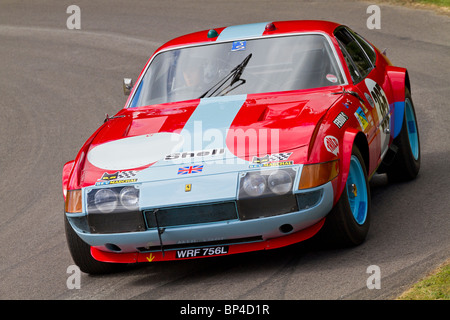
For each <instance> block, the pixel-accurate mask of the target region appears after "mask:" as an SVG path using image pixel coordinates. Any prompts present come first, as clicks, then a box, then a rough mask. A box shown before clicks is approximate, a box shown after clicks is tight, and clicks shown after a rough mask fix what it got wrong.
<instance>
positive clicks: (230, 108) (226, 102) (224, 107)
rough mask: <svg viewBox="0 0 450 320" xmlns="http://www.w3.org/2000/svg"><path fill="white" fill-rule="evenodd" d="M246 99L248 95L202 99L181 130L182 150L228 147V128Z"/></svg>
mask: <svg viewBox="0 0 450 320" xmlns="http://www.w3.org/2000/svg"><path fill="white" fill-rule="evenodd" d="M246 99H247V95H236V96H224V97H213V98H206V99H202V100H200V103H199V105H198V106H197V108H196V109H195V111H194V112H193V114H192V115H191V117H190V118H189V120H188V122H186V125H185V126H184V128H183V130H182V131H181V135H182V136H183V137H184V139H185V140H184V141H185V142H184V145H183V150H182V151H184V152H186V151H192V150H206V149H214V148H226V141H225V139H226V134H227V130H228V129H229V128H230V126H231V123H232V122H233V120H234V118H235V117H236V115H237V113H238V112H239V110H240V109H241V107H242V105H243V104H244V102H245V100H246ZM199 135H202V136H201V137H200V136H199ZM220 138H221V139H220Z"/></svg>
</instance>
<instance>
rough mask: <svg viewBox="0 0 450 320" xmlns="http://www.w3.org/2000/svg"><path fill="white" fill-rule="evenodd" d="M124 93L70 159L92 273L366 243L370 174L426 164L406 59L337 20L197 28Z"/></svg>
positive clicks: (87, 268) (410, 174)
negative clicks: (396, 60) (398, 62)
mask: <svg viewBox="0 0 450 320" xmlns="http://www.w3.org/2000/svg"><path fill="white" fill-rule="evenodd" d="M124 91H125V93H126V94H128V95H129V97H128V100H127V102H126V105H125V106H124V108H123V109H121V110H120V111H119V112H118V113H117V114H116V115H114V116H112V117H107V118H106V119H105V122H104V123H103V124H102V125H101V126H100V128H98V130H97V131H96V132H94V133H93V134H92V136H91V137H90V138H89V139H88V140H87V141H86V143H85V144H84V145H83V146H82V148H81V150H80V151H79V153H78V155H77V156H76V158H75V160H73V161H70V162H67V163H66V164H65V165H64V168H63V178H62V180H63V193H64V198H65V222H66V235H67V241H68V246H69V249H70V252H71V255H72V257H73V259H74V261H75V263H76V264H77V265H78V266H79V267H80V268H81V270H82V271H84V272H87V273H103V272H110V271H112V270H114V269H115V268H116V267H118V266H123V265H124V264H129V263H139V262H156V261H166V260H181V259H192V258H203V257H212V256H223V255H229V254H236V253H243V252H249V251H255V250H265V249H274V248H279V247H282V246H287V245H291V244H294V243H298V242H300V241H303V240H306V239H308V238H311V237H312V236H314V235H315V234H316V233H318V232H319V230H321V234H322V232H323V233H324V234H326V235H327V236H328V237H329V239H330V240H331V241H333V242H334V243H338V244H340V245H344V246H355V245H358V244H360V243H362V242H363V241H364V240H365V238H366V235H367V233H368V229H369V224H370V207H371V205H370V187H369V184H368V182H369V181H370V179H371V178H372V176H373V175H374V174H375V173H376V172H379V173H380V172H383V173H386V174H387V176H388V178H389V179H390V180H391V181H397V180H410V179H413V178H415V177H416V175H417V174H418V171H419V167H420V144H419V132H418V126H417V121H416V115H415V111H414V105H413V102H412V99H411V84H410V80H409V77H408V72H407V70H406V69H404V68H401V67H395V66H393V65H392V64H391V63H390V61H389V60H388V58H387V57H386V56H385V55H384V54H383V53H380V51H379V50H378V49H377V48H375V47H374V46H373V45H372V44H371V43H370V42H368V41H367V40H365V39H364V38H363V37H362V36H360V35H359V34H357V33H356V32H354V31H352V30H351V29H350V28H348V27H346V26H344V25H340V24H337V23H333V22H326V21H274V22H268V23H266V22H264V23H255V24H247V25H238V26H230V27H221V28H216V29H211V30H205V31H201V32H196V33H192V34H188V35H185V36H182V37H179V38H176V39H173V40H171V41H169V42H167V43H166V44H164V45H163V46H161V47H160V48H159V49H158V50H157V51H156V52H155V53H154V54H153V55H152V56H151V57H150V59H149V61H148V63H147V64H146V65H145V67H144V68H143V70H142V72H141V74H140V76H139V78H138V79H137V80H136V82H135V83H133V81H132V80H131V79H124Z"/></svg>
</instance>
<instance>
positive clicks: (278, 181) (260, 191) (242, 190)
mask: <svg viewBox="0 0 450 320" xmlns="http://www.w3.org/2000/svg"><path fill="white" fill-rule="evenodd" d="M296 172H297V171H296V170H294V169H293V168H283V169H280V168H278V169H276V170H260V171H248V172H244V173H241V174H240V180H239V199H245V198H256V197H264V196H276V195H285V194H288V193H291V192H292V190H293V183H294V181H295V174H296Z"/></svg>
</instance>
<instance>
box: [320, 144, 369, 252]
mask: <svg viewBox="0 0 450 320" xmlns="http://www.w3.org/2000/svg"><path fill="white" fill-rule="evenodd" d="M352 156H354V157H352V159H354V160H356V159H357V161H358V162H359V164H360V166H361V169H362V175H363V176H361V180H360V181H361V184H362V185H363V186H365V190H364V188H360V189H361V190H359V191H358V192H365V193H366V194H365V199H366V204H365V205H366V214H365V218H364V220H362V219H361V221H360V222H357V220H356V218H355V217H354V215H353V212H352V208H351V206H350V200H349V199H350V196H349V193H348V191H347V189H348V187H349V186H348V183H349V181H347V184H346V186H345V189H344V190H343V192H342V194H341V197H340V198H339V201H338V202H337V203H336V205H335V206H334V207H333V209H332V210H331V212H330V213H329V214H328V216H327V217H326V220H325V224H324V226H323V228H322V230H321V232H322V235H321V236H320V237H321V239H322V241H323V240H325V241H326V244H328V245H332V246H337V247H352V246H357V245H359V244H361V243H363V242H364V241H365V239H366V236H367V233H368V232H369V226H370V187H369V182H368V178H367V170H366V167H365V164H364V160H363V157H362V155H361V152H360V151H359V150H358V148H357V147H356V146H353V149H352ZM354 160H352V161H354ZM355 192H356V190H354V193H355ZM358 210H359V209H358Z"/></svg>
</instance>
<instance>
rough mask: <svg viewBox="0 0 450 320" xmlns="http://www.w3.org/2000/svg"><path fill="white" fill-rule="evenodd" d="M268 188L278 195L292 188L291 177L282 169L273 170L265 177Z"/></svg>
mask: <svg viewBox="0 0 450 320" xmlns="http://www.w3.org/2000/svg"><path fill="white" fill-rule="evenodd" d="M267 182H268V184H269V188H270V190H272V192H273V193H276V194H278V195H282V194H286V193H288V192H289V191H291V190H292V177H291V176H290V175H289V173H287V172H286V171H284V170H276V171H273V172H272V173H271V174H270V175H269V178H268V179H267Z"/></svg>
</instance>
